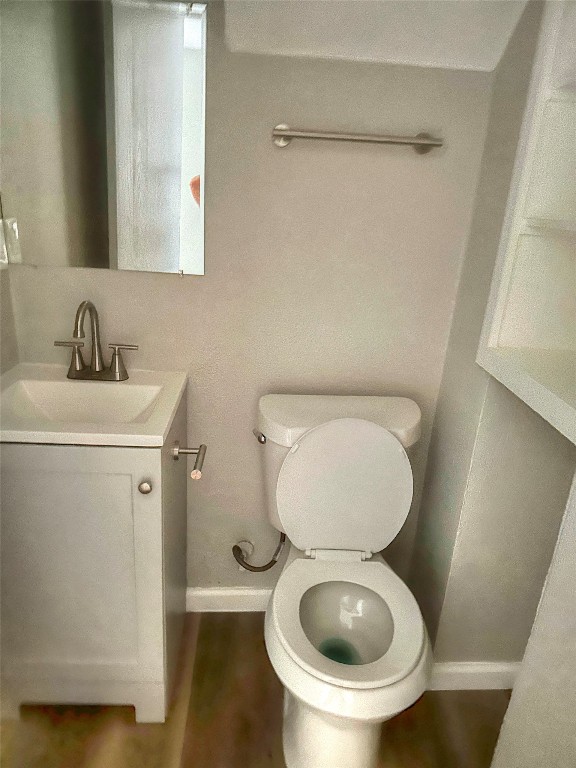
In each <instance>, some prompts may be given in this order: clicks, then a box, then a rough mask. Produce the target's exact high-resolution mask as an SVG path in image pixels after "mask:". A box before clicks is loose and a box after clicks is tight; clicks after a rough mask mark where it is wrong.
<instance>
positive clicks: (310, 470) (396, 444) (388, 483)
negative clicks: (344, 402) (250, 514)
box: [276, 419, 413, 552]
mask: <svg viewBox="0 0 576 768" xmlns="http://www.w3.org/2000/svg"><path fill="white" fill-rule="evenodd" d="M412 489H413V486H412V469H411V467H410V461H409V459H408V456H407V455H406V451H405V450H404V448H403V446H402V444H401V443H400V441H399V440H397V438H395V437H394V435H392V434H391V433H390V432H388V430H387V429H384V427H381V426H379V425H378V424H374V423H373V422H371V421H365V420H364V419H335V420H334V421H328V422H326V423H325V424H321V425H320V426H318V427H314V428H313V429H311V430H309V431H308V432H306V433H305V434H304V435H302V437H301V438H300V439H299V440H298V442H297V443H295V444H294V445H293V446H292V448H291V449H290V451H289V453H288V454H287V456H286V458H285V459H284V463H283V464H282V467H281V469H280V474H279V476H278V485H277V489H276V502H277V505H278V515H279V517H280V521H281V523H282V526H283V528H284V530H285V532H286V534H287V536H288V538H289V539H290V540H291V541H292V543H293V544H294V545H295V546H296V547H297V548H298V549H302V550H307V549H341V550H357V551H358V550H359V551H362V552H379V551H380V550H382V549H384V548H385V547H387V546H388V544H390V542H391V541H392V540H393V539H394V538H395V536H396V535H397V534H398V532H399V531H400V529H401V528H402V526H403V525H404V521H405V520H406V517H407V515H408V512H409V511H410V504H411V502H412Z"/></svg>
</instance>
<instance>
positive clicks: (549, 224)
mask: <svg viewBox="0 0 576 768" xmlns="http://www.w3.org/2000/svg"><path fill="white" fill-rule="evenodd" d="M539 229H550V230H552V231H553V232H556V233H559V234H567V235H574V236H576V220H573V221H568V220H566V219H538V218H535V217H532V218H529V219H526V231H527V232H530V230H539Z"/></svg>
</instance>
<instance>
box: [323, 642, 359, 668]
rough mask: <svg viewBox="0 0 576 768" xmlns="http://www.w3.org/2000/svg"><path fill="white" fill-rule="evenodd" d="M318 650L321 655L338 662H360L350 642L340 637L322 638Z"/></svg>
mask: <svg viewBox="0 0 576 768" xmlns="http://www.w3.org/2000/svg"><path fill="white" fill-rule="evenodd" d="M318 650H319V651H320V653H321V654H322V655H323V656H326V658H327V659H331V660H332V661H337V662H338V663H339V664H351V665H353V664H361V663H362V660H361V658H360V654H359V653H358V651H357V650H356V648H354V646H353V645H352V643H349V642H348V641H347V640H344V639H343V638H341V637H329V638H327V639H326V640H323V641H322V642H321V643H320V645H319V647H318Z"/></svg>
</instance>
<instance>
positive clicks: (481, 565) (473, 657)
mask: <svg viewBox="0 0 576 768" xmlns="http://www.w3.org/2000/svg"><path fill="white" fill-rule="evenodd" d="M575 469H576V446H574V445H572V443H569V442H568V440H566V439H565V438H564V437H562V435H561V434H560V433H559V432H557V431H556V430H555V429H554V428H553V427H551V426H550V425H549V424H547V423H546V422H545V421H544V420H543V419H542V418H541V417H540V416H538V414H536V413H535V412H534V411H532V410H531V409H530V408H528V406H527V405H525V404H524V403H523V402H522V401H521V400H519V399H518V398H517V397H516V396H515V395H513V394H512V393H510V392H509V391H508V390H507V389H505V388H504V387H503V386H501V385H500V384H498V382H496V381H493V380H492V381H491V382H490V384H489V386H488V391H487V393H486V400H485V403H484V408H483V410H482V416H481V419H480V423H479V426H478V432H477V435H476V443H475V446H474V455H473V459H472V463H471V466H470V472H469V475H468V479H467V485H466V491H465V494H464V499H463V503H462V508H461V510H460V520H459V526H458V534H457V537H456V542H455V545H454V553H453V556H452V564H451V568H450V575H449V577H448V584H447V587H446V594H445V597H444V604H443V607H442V613H441V616H440V624H439V627H438V634H437V637H436V644H435V647H434V656H435V658H436V659H437V660H438V661H520V659H521V658H522V655H523V653H524V649H525V647H526V642H527V640H528V636H529V635H530V629H531V627H532V622H533V620H534V615H535V613H536V608H537V606H538V600H539V598H540V593H541V591H542V585H543V584H544V579H545V577H546V572H547V570H548V566H549V564H550V558H551V557H552V553H553V551H554V545H555V543H556V538H557V535H558V529H559V527H560V521H561V520H562V515H563V512H564V509H565V507H566V499H567V497H568V493H569V490H570V483H571V480H572V476H573V474H574V470H575Z"/></svg>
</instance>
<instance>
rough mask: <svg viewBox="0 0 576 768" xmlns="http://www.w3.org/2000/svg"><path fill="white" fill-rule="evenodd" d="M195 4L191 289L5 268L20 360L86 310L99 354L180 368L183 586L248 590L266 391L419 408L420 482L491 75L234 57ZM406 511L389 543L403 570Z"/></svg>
mask: <svg viewBox="0 0 576 768" xmlns="http://www.w3.org/2000/svg"><path fill="white" fill-rule="evenodd" d="M220 12H221V8H220V7H219V6H218V5H216V6H212V5H210V8H209V30H208V32H209V35H208V83H207V179H206V209H207V219H206V276H205V277H193V276H185V277H182V278H180V277H178V276H175V275H149V274H136V273H114V272H106V271H99V270H72V269H50V268H36V269H35V268H29V267H18V268H16V269H15V271H14V275H13V280H14V296H15V297H16V307H15V310H16V320H17V329H18V334H19V342H20V346H21V356H22V358H23V359H25V360H37V361H60V362H65V360H66V359H67V358H66V353H65V352H64V351H63V350H58V349H54V348H53V347H52V342H53V340H54V339H56V338H66V335H67V334H70V333H71V330H72V322H73V316H74V310H75V308H76V306H77V304H78V303H79V302H80V301H81V300H82V299H85V298H90V299H92V300H93V301H94V302H95V303H96V306H97V307H98V309H99V310H100V314H101V318H102V328H103V334H104V338H105V340H106V342H109V341H126V342H133V343H136V344H139V345H140V350H139V351H138V352H135V353H127V362H128V366H129V367H130V366H136V365H137V366H141V367H144V368H146V367H152V368H161V369H180V370H186V371H187V372H188V375H189V378H190V385H189V404H188V414H189V417H188V418H189V440H190V441H191V442H192V443H198V442H200V441H202V442H206V443H207V444H208V446H209V452H208V458H207V461H206V465H205V466H206V472H205V473H204V476H203V479H202V481H201V482H200V483H191V484H190V488H189V522H190V525H189V537H190V538H189V583H190V584H191V585H218V584H223V585H228V584H241V583H249V584H255V585H256V584H265V583H270V581H271V580H272V581H273V580H274V579H275V578H276V577H277V572H275V570H272V571H270V572H269V573H267V574H263V575H260V576H255V575H253V574H246V573H240V572H239V571H238V568H237V566H236V564H235V562H234V561H233V559H232V556H231V551H230V550H231V546H232V544H233V543H234V542H235V541H237V540H238V539H240V538H251V539H253V540H254V542H255V544H256V554H255V557H257V558H260V561H263V560H265V559H267V558H268V556H269V554H270V552H271V550H272V549H273V548H274V546H275V542H276V536H277V534H276V533H275V531H273V529H271V528H270V527H269V526H268V525H267V523H266V520H265V510H264V502H263V487H262V481H261V476H260V464H259V460H260V453H259V446H258V444H257V443H256V441H255V440H254V438H253V436H252V435H251V429H252V427H253V426H254V425H255V420H256V405H257V400H258V397H259V396H260V395H261V394H264V393H266V392H311V393H322V392H327V393H330V392H334V393H350V394H364V393H366V394H373V395H376V394H405V395H408V396H412V397H413V398H414V399H415V400H416V401H417V402H418V403H419V404H420V406H421V408H422V411H423V416H424V431H423V439H422V441H421V443H420V445H419V449H418V451H417V454H416V457H415V462H414V466H415V474H416V481H417V488H419V487H420V485H421V480H422V474H423V470H424V463H425V456H426V452H427V446H428V439H429V434H430V425H431V421H432V417H433V412H434V408H435V403H436V397H437V392H438V387H439V384H440V377H441V373H442V365H443V359H444V352H445V347H446V343H447V338H448V333H449V326H450V320H451V315H452V309H453V305H454V299H455V295H456V288H457V283H458V276H459V270H460V265H461V259H462V254H463V249H464V246H465V243H466V239H467V235H468V230H469V226H470V219H471V213H472V206H473V200H474V193H475V189H476V184H477V179H478V171H479V164H480V157H481V154H482V147H483V143H484V138H485V128H486V123H487V117H488V110H489V100H490V86H491V78H490V77H489V76H487V75H485V74H475V73H466V72H460V73H457V72H444V71H439V70H422V69H417V68H409V67H393V66H382V65H375V64H367V63H357V62H334V61H322V60H314V61H312V60H305V59H290V60H287V59H283V58H281V57H266V56H252V55H244V54H231V53H229V52H227V51H226V50H225V48H224V44H223V40H222V26H221V24H222V19H221V16H220ZM282 121H287V122H290V123H292V124H293V125H303V126H309V127H311V128H319V129H322V128H336V129H338V128H339V129H343V130H346V129H348V130H355V131H362V130H365V131H375V132H380V131H390V132H399V133H405V132H414V133H417V132H418V131H420V130H423V129H427V130H430V131H431V132H434V133H436V132H437V133H439V134H441V135H442V136H443V137H444V138H445V140H446V148H445V149H443V150H442V151H439V152H433V153H431V154H430V155H427V156H425V157H422V156H419V155H417V154H416V153H414V152H413V151H412V150H410V149H402V148H396V147H375V146H353V145H350V144H339V143H338V144H335V143H320V142H315V143H313V142H308V143H307V142H301V143H299V144H298V143H294V144H293V145H292V146H290V147H289V148H288V149H286V150H278V149H277V148H276V147H274V146H273V144H272V142H271V139H270V131H271V129H272V127H273V126H274V125H276V124H277V123H280V122H282ZM414 524H415V515H412V517H411V519H410V520H409V522H408V523H407V525H406V526H405V529H404V531H403V532H402V534H401V535H400V536H399V537H398V539H397V541H396V542H394V544H393V545H392V547H391V552H390V559H391V561H392V563H393V564H394V565H395V567H397V568H398V569H399V570H400V571H401V572H402V571H403V570H405V569H406V566H407V563H408V561H409V558H410V552H411V543H412V536H413V531H414Z"/></svg>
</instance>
